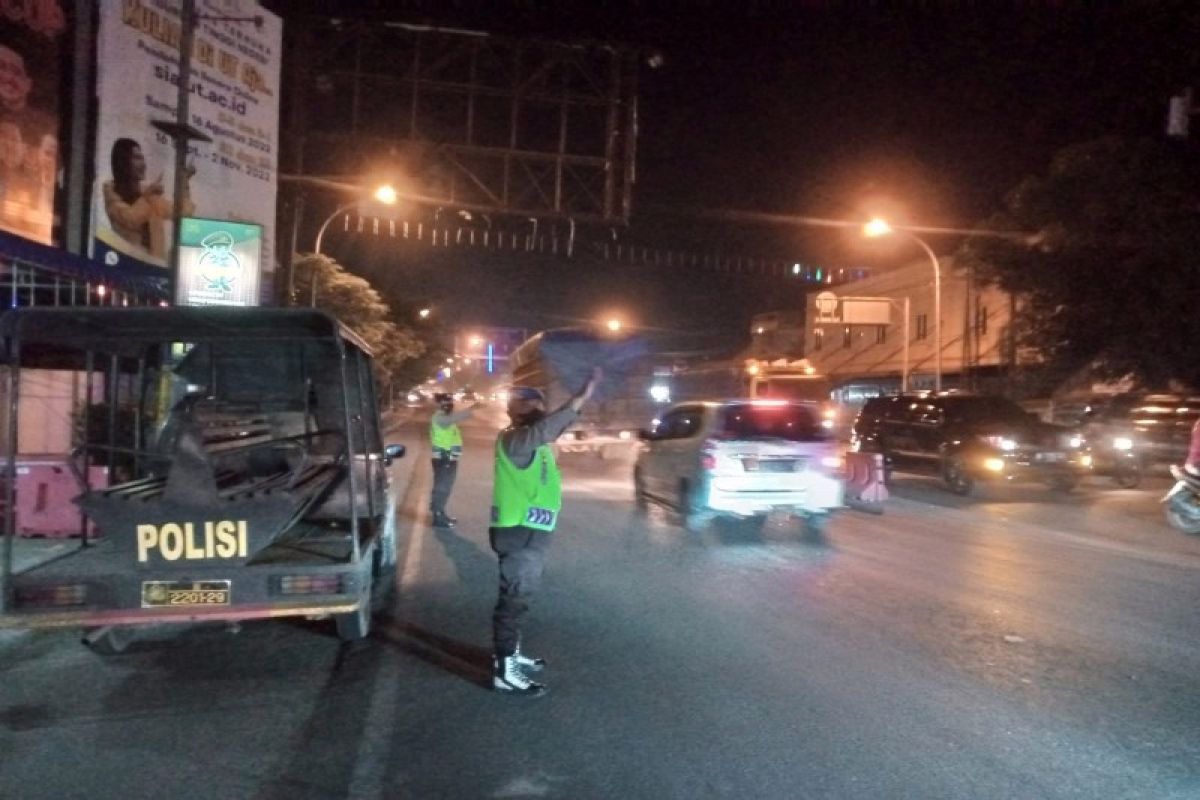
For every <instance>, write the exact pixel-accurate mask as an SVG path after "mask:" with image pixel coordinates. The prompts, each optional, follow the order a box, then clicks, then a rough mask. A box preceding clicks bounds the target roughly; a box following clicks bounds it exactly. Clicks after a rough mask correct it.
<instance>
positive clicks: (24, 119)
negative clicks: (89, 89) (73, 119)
mask: <svg viewBox="0 0 1200 800" xmlns="http://www.w3.org/2000/svg"><path fill="white" fill-rule="evenodd" d="M69 38H70V37H69V33H68V25H67V16H66V14H65V12H64V9H63V4H62V0H41V2H37V3H2V4H0V230H5V231H8V232H9V233H15V234H17V235H18V236H24V237H25V238H27V239H32V240H34V241H35V242H40V243H42V244H52V242H51V236H52V229H53V226H54V188H55V185H56V184H57V182H58V181H57V177H58V164H59V162H58V130H59V92H60V87H61V86H62V81H61V80H60V75H59V64H60V60H61V58H62V54H63V49H64V47H65V46H69V45H70V41H69Z"/></svg>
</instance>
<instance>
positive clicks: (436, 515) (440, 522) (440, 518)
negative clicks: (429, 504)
mask: <svg viewBox="0 0 1200 800" xmlns="http://www.w3.org/2000/svg"><path fill="white" fill-rule="evenodd" d="M433 527H435V528H453V527H454V520H452V519H450V517H447V516H446V515H445V514H444V513H442V512H441V511H435V512H433Z"/></svg>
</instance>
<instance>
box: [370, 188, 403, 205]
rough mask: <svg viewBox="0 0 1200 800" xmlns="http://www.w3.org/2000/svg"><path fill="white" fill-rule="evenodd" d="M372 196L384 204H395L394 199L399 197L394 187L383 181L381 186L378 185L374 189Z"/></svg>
mask: <svg viewBox="0 0 1200 800" xmlns="http://www.w3.org/2000/svg"><path fill="white" fill-rule="evenodd" d="M374 197H375V199H376V200H378V201H379V202H380V203H383V204H384V205H385V206H394V205H396V200H397V199H398V198H399V195H398V194H397V193H396V187H394V186H392V185H391V184H390V183H385V184H384V185H383V186H380V187H379V188H378V189H376V190H375V194H374Z"/></svg>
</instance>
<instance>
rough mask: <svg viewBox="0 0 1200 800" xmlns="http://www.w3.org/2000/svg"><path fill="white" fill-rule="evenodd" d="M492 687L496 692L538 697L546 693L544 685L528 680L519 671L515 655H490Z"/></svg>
mask: <svg viewBox="0 0 1200 800" xmlns="http://www.w3.org/2000/svg"><path fill="white" fill-rule="evenodd" d="M492 688H493V689H495V690H496V691H497V692H511V693H512V694H522V695H527V696H529V697H539V696H541V695H543V694H545V693H546V687H545V686H543V685H542V684H540V683H537V682H536V681H531V680H529V678H528V676H526V675H525V673H524V672H522V671H521V666H520V664H518V663H517V657H516V656H515V655H511V656H508V657H501V656H493V657H492Z"/></svg>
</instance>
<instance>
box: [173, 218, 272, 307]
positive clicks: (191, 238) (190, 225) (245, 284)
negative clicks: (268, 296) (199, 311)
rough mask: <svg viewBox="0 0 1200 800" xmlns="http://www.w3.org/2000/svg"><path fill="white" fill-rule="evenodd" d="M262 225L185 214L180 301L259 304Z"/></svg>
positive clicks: (180, 239) (180, 231)
mask: <svg viewBox="0 0 1200 800" xmlns="http://www.w3.org/2000/svg"><path fill="white" fill-rule="evenodd" d="M262 245H263V236H262V226H261V225H256V224H252V223H245V222H229V221H226V220H217V219H197V218H195V217H184V218H183V221H182V222H181V225H180V229H179V286H180V290H179V304H180V305H185V306H256V305H258V284H259V261H260V258H261V254H262Z"/></svg>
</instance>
